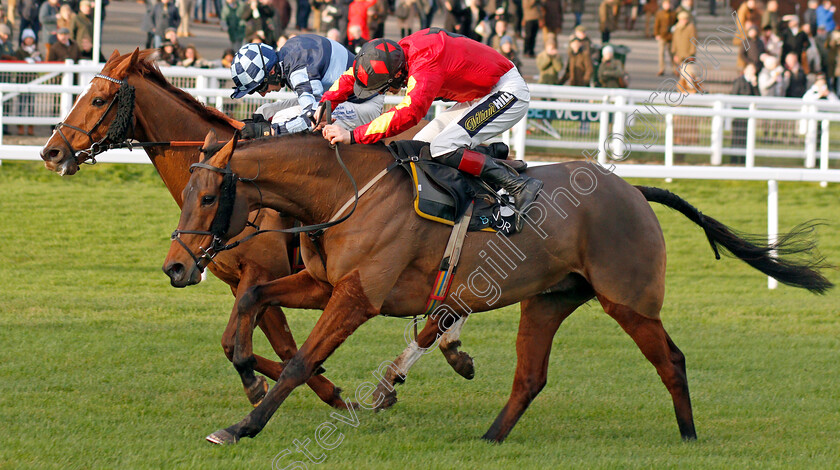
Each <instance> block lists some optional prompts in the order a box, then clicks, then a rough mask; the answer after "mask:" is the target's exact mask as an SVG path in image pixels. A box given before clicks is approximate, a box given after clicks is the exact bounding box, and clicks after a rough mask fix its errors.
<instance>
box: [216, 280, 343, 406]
mask: <svg viewBox="0 0 840 470" xmlns="http://www.w3.org/2000/svg"><path fill="white" fill-rule="evenodd" d="M239 292H241V294H240V295H239V296H237V301H236V305H235V306H234V312H233V313H232V314H231V320H230V322H229V324H228V328H227V329H226V330H225V335H224V338H223V341H222V342H223V345H224V346H225V352H226V353H227V354H228V357H229V358H230V359H231V361H233V363H234V367H235V368H236V369H237V371H238V372H239V374H240V377H241V378H242V384H243V386H244V387H245V392H246V394H247V395H248V399H249V400H250V401H251V403H252V404H253V405H254V406H256V405H257V404H259V402H260V401H261V400H262V398H263V397H264V395H265V392H266V391H267V390H268V384H267V382H266V381H265V379H264V378H262V377H256V376H255V375H254V371H255V370H256V371H257V372H260V373H262V374H265V375H266V376H268V377H270V378H272V379H273V380H277V379H278V378H279V377H280V374H281V373H282V371H283V364H279V363H277V362H274V361H269V360H268V359H265V358H262V357H260V356H257V355H254V354H253V350H252V338H253V336H252V334H253V327H254V319H256V320H258V323H259V324H260V326H261V328H262V330H263V332H265V334H266V337H268V340H269V342H270V343H271V345H272V347H273V348H274V350H275V351H276V352H277V354H278V355H279V356H280V357H281V358H282V359H283V360H284V361H287V360H289V359H291V358H292V357H293V356H294V354H295V353H296V352H297V346H296V344H295V341H294V338H293V337H292V334H291V332H290V330H289V328H288V323H286V318H285V315H284V314H283V312H282V310H280V309H279V308H277V307H275V306H272V305H270V304H271V303H273V304H275V305H276V304H282V305H285V306H289V307H295V308H315V309H323V308H324V306H325V305H326V303H327V300H328V299H329V293H330V292H331V286H329V285H328V284H325V283H322V282H320V281H317V280H315V279H313V278H312V277H311V276H310V275H309V274H308V272H306V271H302V272H300V273H297V274H295V275H292V276H286V277H283V278H280V279H277V280H275V281H272V282H269V283H266V284H258V285H254V286H251V287H249V288H247V289H240V290H239ZM307 384H308V385H309V387H310V388H312V390H313V391H314V392H315V393H316V394H317V395H318V397H319V398H321V400H323V401H324V402H325V403H327V404H328V405H330V406H333V407H338V408H343V407H345V406H346V405H345V403H344V401H343V400H342V399H341V395H340V393H341V389H339V388H338V387H336V386H335V385H334V384H333V383H332V382H330V381H329V379H327V378H326V377H323V376H320V375H318V376H315V377H312V378H311V379H310V380H309V381H307Z"/></svg>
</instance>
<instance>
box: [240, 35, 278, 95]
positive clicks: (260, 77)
mask: <svg viewBox="0 0 840 470" xmlns="http://www.w3.org/2000/svg"><path fill="white" fill-rule="evenodd" d="M278 61H279V58H278V57H277V52H275V51H274V49H272V48H271V46H267V45H265V44H261V43H251V44H245V45H244V46H242V47H241V48H240V49H239V51H238V52H237V53H236V56H234V58H233V62H232V63H231V64H230V76H231V78H232V79H233V84H234V87H233V94H232V95H230V97H231V98H242V97H243V96H245V95H247V94H249V93H253V91H254V90H255V89H257V88H258V87H259V86H260V84H261V83H262V82H263V81H264V80H265V79H266V78H267V77H268V72H269V71H270V70H271V69H272V68H274V66H275V65H277V62H278Z"/></svg>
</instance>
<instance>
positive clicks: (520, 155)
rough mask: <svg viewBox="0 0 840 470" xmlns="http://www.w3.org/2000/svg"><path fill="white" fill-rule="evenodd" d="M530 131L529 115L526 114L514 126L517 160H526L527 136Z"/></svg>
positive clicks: (514, 149)
mask: <svg viewBox="0 0 840 470" xmlns="http://www.w3.org/2000/svg"><path fill="white" fill-rule="evenodd" d="M527 131H528V115H527V114H526V115H525V116H524V117H523V118H522V119H520V120H519V122H517V123H516V125H515V126H513V151H514V154H515V155H516V159H517V160H525V134H526V133H527Z"/></svg>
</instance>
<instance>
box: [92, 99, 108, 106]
mask: <svg viewBox="0 0 840 470" xmlns="http://www.w3.org/2000/svg"><path fill="white" fill-rule="evenodd" d="M92 104H93V105H94V106H96V107H101V106H105V100H103V99H102V98H94V99H93V103H92Z"/></svg>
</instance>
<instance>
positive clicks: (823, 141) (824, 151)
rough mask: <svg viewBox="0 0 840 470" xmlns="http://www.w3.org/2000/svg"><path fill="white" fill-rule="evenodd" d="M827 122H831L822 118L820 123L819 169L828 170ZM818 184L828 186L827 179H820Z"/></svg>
mask: <svg viewBox="0 0 840 470" xmlns="http://www.w3.org/2000/svg"><path fill="white" fill-rule="evenodd" d="M829 124H831V122H830V121H829V120H828V119H823V120H822V121H821V123H820V125H821V126H822V136H821V138H820V170H823V171H827V170H828V143H829V135H828V129H829ZM820 186H822V187H823V188H825V187H826V186H828V181H821V182H820Z"/></svg>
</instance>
